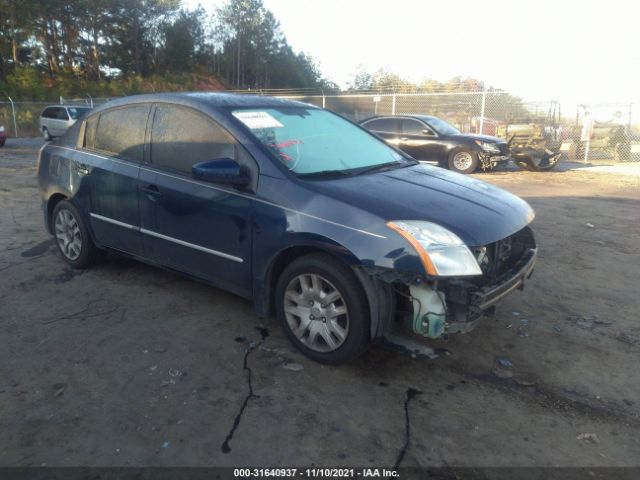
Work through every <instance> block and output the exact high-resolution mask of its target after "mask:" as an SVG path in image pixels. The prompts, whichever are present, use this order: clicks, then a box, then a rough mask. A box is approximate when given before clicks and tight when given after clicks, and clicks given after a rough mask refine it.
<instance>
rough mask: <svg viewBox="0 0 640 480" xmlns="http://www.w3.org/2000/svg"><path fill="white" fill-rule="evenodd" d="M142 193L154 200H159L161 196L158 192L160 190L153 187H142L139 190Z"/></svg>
mask: <svg viewBox="0 0 640 480" xmlns="http://www.w3.org/2000/svg"><path fill="white" fill-rule="evenodd" d="M141 190H142V191H143V192H144V193H146V194H147V196H149V197H150V198H151V197H154V198H153V199H155V198H159V197H161V196H162V192H161V191H160V189H159V188H158V187H157V186H155V185H147V186H146V187H142V189H141Z"/></svg>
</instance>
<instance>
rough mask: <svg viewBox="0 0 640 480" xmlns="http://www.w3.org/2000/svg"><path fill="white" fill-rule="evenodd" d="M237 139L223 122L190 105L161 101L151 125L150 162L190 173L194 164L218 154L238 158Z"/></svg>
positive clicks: (222, 156) (237, 159)
mask: <svg viewBox="0 0 640 480" xmlns="http://www.w3.org/2000/svg"><path fill="white" fill-rule="evenodd" d="M239 155H240V151H239V148H238V146H237V144H236V141H235V139H234V138H233V137H232V136H231V135H230V134H229V133H228V132H227V131H226V130H224V129H223V128H222V127H221V126H220V125H218V124H217V123H216V122H214V121H213V120H212V119H210V118H209V117H207V116H205V115H204V114H202V113H199V112H197V111H195V110H191V109H189V108H184V107H177V106H172V105H158V107H157V108H156V112H155V115H154V118H153V127H152V128H151V163H152V164H154V165H155V166H157V167H158V168H162V169H164V170H170V171H174V172H178V173H183V174H186V175H191V167H192V166H193V164H195V163H198V162H203V161H205V160H215V159H217V158H231V159H233V160H236V161H238V162H239V163H242V162H241V160H240V159H239V158H238V157H239Z"/></svg>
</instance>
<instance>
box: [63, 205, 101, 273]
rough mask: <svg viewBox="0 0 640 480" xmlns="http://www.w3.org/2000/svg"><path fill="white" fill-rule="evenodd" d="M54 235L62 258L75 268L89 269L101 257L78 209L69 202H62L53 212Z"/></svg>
mask: <svg viewBox="0 0 640 480" xmlns="http://www.w3.org/2000/svg"><path fill="white" fill-rule="evenodd" d="M51 218H52V220H53V233H54V235H55V237H56V245H58V250H60V253H61V254H62V258H64V259H65V261H66V262H67V263H68V264H69V265H71V266H72V267H73V268H87V267H90V266H91V265H93V264H94V263H95V262H96V260H97V259H98V257H99V255H100V250H98V248H97V247H96V246H95V244H94V243H93V240H92V239H91V236H90V235H89V231H88V229H87V226H86V224H85V222H84V220H83V219H82V215H80V212H79V211H78V209H77V208H76V207H75V206H74V205H73V204H72V203H71V202H69V201H68V200H62V201H60V202H59V203H58V204H57V205H56V208H55V209H54V210H53V215H52V216H51Z"/></svg>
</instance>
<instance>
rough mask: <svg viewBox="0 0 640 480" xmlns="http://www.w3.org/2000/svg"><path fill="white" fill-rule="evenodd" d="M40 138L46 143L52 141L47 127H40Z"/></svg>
mask: <svg viewBox="0 0 640 480" xmlns="http://www.w3.org/2000/svg"><path fill="white" fill-rule="evenodd" d="M42 136H43V138H44V139H45V141H47V142H50V141H51V140H52V139H53V137H52V136H51V134H50V133H49V130H48V129H47V127H42Z"/></svg>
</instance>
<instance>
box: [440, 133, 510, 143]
mask: <svg viewBox="0 0 640 480" xmlns="http://www.w3.org/2000/svg"><path fill="white" fill-rule="evenodd" d="M450 136H451V138H468V139H470V140H481V141H483V142H488V143H507V142H506V140H504V139H502V138H498V137H492V136H491V135H476V134H475V133H460V134H458V135H450Z"/></svg>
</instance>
